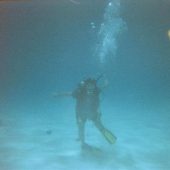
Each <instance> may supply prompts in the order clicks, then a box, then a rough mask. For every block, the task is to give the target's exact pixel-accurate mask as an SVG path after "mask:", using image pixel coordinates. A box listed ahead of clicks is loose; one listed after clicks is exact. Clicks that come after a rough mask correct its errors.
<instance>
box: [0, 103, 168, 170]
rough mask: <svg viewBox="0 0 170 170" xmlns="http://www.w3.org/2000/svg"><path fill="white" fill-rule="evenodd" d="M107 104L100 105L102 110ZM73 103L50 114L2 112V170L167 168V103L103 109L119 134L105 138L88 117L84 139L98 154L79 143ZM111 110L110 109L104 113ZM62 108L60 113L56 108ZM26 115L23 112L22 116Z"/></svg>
mask: <svg viewBox="0 0 170 170" xmlns="http://www.w3.org/2000/svg"><path fill="white" fill-rule="evenodd" d="M105 108H107V107H106V106H105V107H103V110H104V109H105ZM70 109H72V106H71V107H70V108H68V109H65V110H56V114H55V113H51V114H49V113H48V114H41V116H40V114H37V115H34V116H32V115H29V114H11V115H9V114H6V115H4V116H3V119H2V120H1V126H0V132H1V137H0V138H1V139H0V141H1V145H0V153H1V154H0V165H1V169H2V170H34V169H35V170H37V169H41V170H71V169H72V170H79V169H81V170H86V169H89V170H113V169H116V170H136V169H138V170H168V169H169V168H170V162H169V160H170V143H169V141H170V136H169V134H170V128H169V127H170V125H169V121H170V115H169V110H170V107H169V106H168V105H166V104H165V103H164V104H160V105H159V107H157V109H156V108H155V107H152V106H151V107H147V106H145V107H130V106H121V105H117V106H114V108H112V107H109V109H105V114H103V117H102V119H103V123H104V124H105V125H106V127H108V128H109V129H110V130H112V131H113V132H114V133H115V135H116V136H117V138H118V140H117V142H116V143H115V144H114V145H110V144H108V143H107V142H106V141H105V140H104V138H103V137H102V136H101V134H100V133H99V132H98V131H97V130H96V129H95V128H94V125H93V124H92V123H91V122H88V123H87V128H86V137H87V141H88V142H89V143H90V144H92V145H94V146H97V147H99V148H100V149H101V150H102V152H101V153H99V154H93V153H86V152H83V151H82V150H81V149H80V145H79V142H77V141H76V138H77V128H76V126H75V119H74V116H73V114H74V112H73V110H72V111H71V112H70ZM111 112H113V114H109V113H111ZM60 113H62V114H60ZM26 115H27V116H26Z"/></svg>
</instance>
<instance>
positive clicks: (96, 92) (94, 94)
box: [58, 77, 116, 148]
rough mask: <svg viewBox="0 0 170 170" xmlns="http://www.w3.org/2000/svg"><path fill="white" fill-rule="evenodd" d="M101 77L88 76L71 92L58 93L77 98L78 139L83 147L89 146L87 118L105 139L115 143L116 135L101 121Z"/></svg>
mask: <svg viewBox="0 0 170 170" xmlns="http://www.w3.org/2000/svg"><path fill="white" fill-rule="evenodd" d="M99 79H100V77H99V78H98V79H92V78H87V79H85V80H83V81H81V82H80V83H79V85H78V87H77V88H76V89H75V90H74V91H73V92H71V93H62V94H58V95H65V96H72V97H73V98H74V99H75V100H76V121H77V125H78V140H79V141H80V142H81V146H82V148H87V146H89V145H88V144H87V143H86V142H85V123H86V121H87V120H90V121H92V122H93V123H94V124H95V126H96V127H97V129H98V130H99V131H100V132H101V133H102V134H103V136H104V137H105V139H106V140H107V141H108V142H109V143H110V144H113V143H115V141H116V137H115V136H114V135H113V134H112V133H111V132H110V131H109V130H108V129H106V128H105V127H104V126H103V124H102V122H101V119H100V118H101V113H100V111H99V106H100V98H99V97H100V93H101V89H100V88H99V87H98V86H97V81H98V80H99Z"/></svg>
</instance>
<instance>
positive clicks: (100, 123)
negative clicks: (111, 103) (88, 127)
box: [93, 113, 105, 132]
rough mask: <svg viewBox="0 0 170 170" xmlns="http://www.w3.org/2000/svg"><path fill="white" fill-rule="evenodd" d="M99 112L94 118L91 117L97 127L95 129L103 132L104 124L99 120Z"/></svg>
mask: <svg viewBox="0 0 170 170" xmlns="http://www.w3.org/2000/svg"><path fill="white" fill-rule="evenodd" d="M100 115H101V114H100V113H98V114H97V116H96V118H95V119H93V122H94V124H95V126H96V127H97V129H98V130H99V131H100V132H103V130H104V129H105V127H104V125H103V124H102V122H101V119H100Z"/></svg>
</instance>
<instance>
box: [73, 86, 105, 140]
mask: <svg viewBox="0 0 170 170" xmlns="http://www.w3.org/2000/svg"><path fill="white" fill-rule="evenodd" d="M100 92H101V90H100V89H99V88H98V87H97V86H96V85H95V88H94V90H93V92H92V93H88V91H87V88H86V86H85V85H84V86H81V85H80V86H79V87H77V89H75V90H74V91H73V93H72V96H73V97H74V98H75V99H76V119H77V124H78V127H79V139H80V140H81V142H82V143H84V125H85V122H86V120H92V121H93V122H94V124H95V125H96V127H97V128H98V129H99V130H100V131H102V130H103V129H104V127H103V125H102V123H101V121H100V112H99V94H100Z"/></svg>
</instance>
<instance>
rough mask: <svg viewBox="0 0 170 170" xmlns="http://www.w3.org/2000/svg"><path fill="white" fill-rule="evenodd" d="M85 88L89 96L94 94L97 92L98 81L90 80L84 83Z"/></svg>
mask: <svg viewBox="0 0 170 170" xmlns="http://www.w3.org/2000/svg"><path fill="white" fill-rule="evenodd" d="M84 83H85V88H86V91H87V94H88V95H91V94H94V93H95V90H96V80H95V79H92V78H88V79H86V80H85V81H84Z"/></svg>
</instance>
